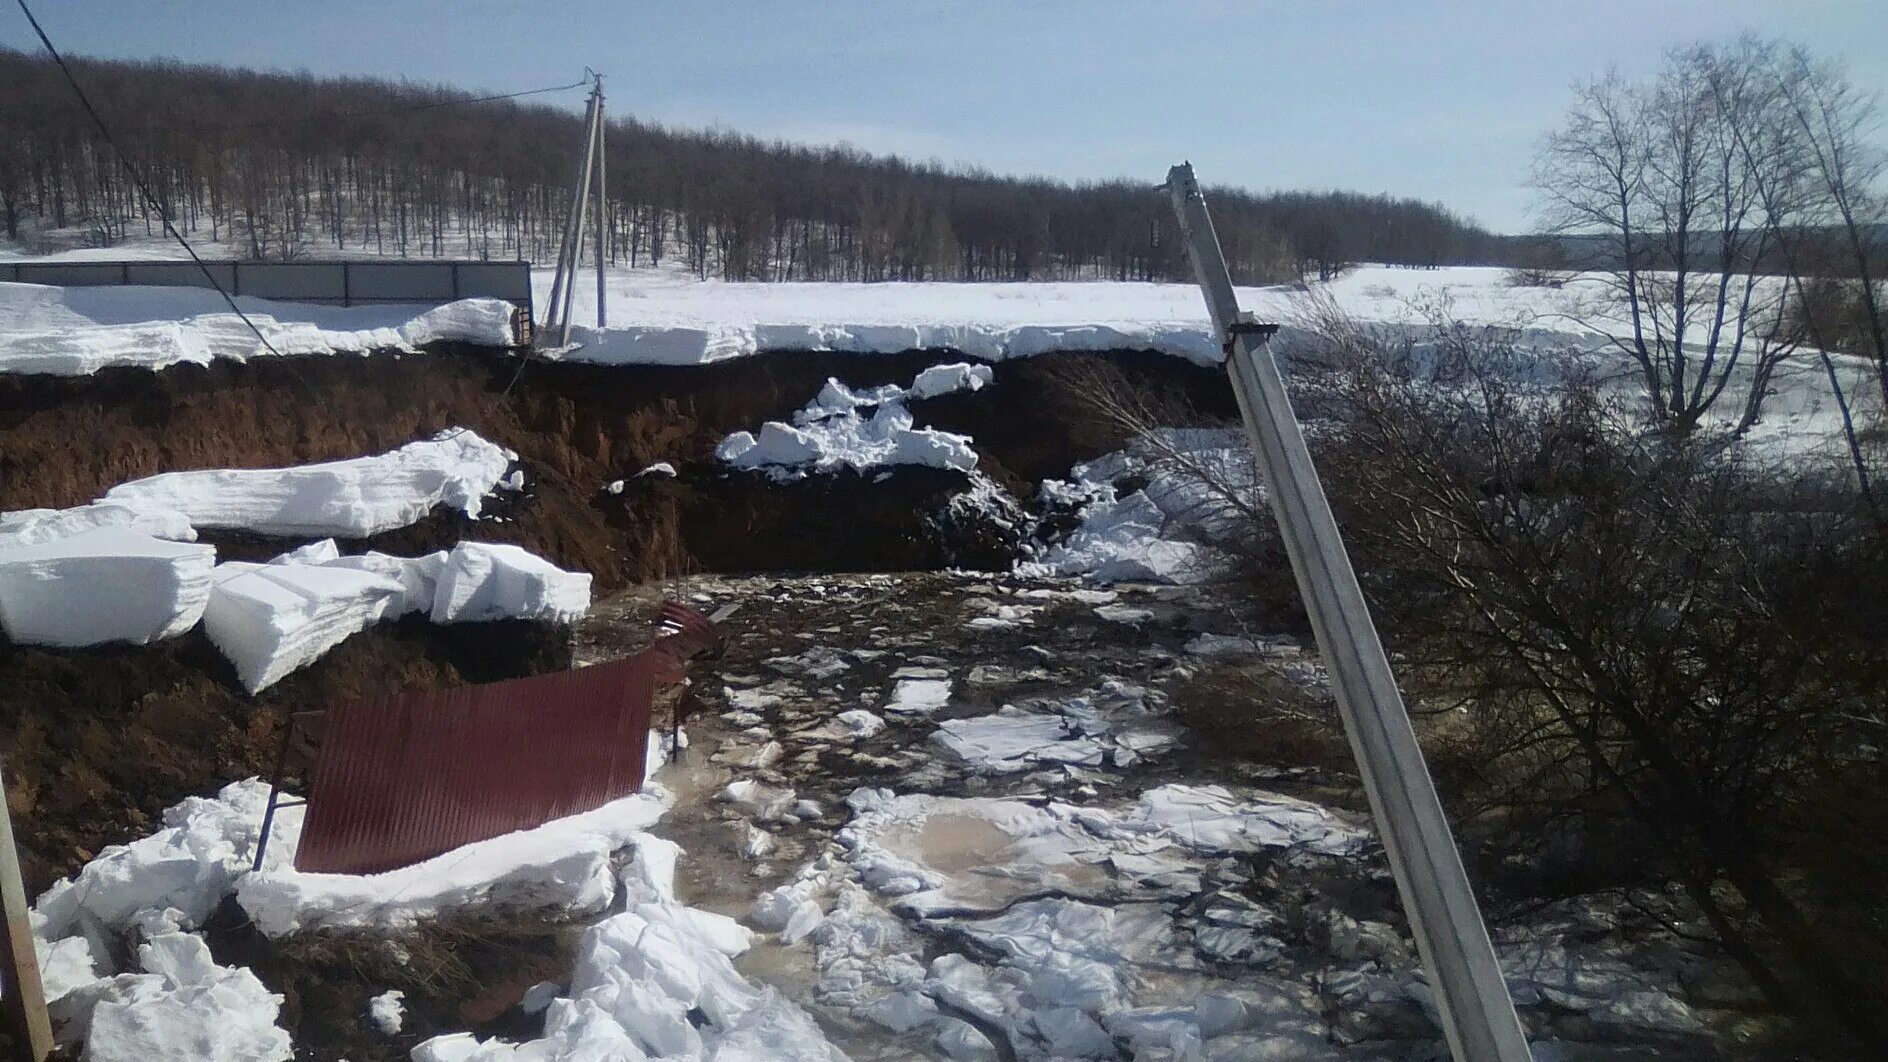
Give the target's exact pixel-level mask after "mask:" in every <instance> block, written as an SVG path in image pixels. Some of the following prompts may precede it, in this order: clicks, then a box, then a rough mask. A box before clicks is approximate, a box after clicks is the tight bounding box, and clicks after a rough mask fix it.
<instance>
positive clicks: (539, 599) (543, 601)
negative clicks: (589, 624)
mask: <svg viewBox="0 0 1888 1062" xmlns="http://www.w3.org/2000/svg"><path fill="white" fill-rule="evenodd" d="M589 610H590V575H589V573H588V572H567V571H565V570H564V569H562V568H559V567H558V566H557V565H555V564H552V563H551V562H550V561H547V560H545V559H544V558H542V557H539V556H537V555H536V554H533V553H531V552H530V551H528V550H525V549H522V548H520V547H518V546H507V545H499V544H495V543H489V542H461V543H459V544H458V545H457V546H454V547H453V548H452V552H451V553H449V554H447V555H446V560H445V565H444V568H443V570H442V571H441V572H440V575H439V589H438V592H437V594H436V595H435V596H434V598H433V612H432V615H433V622H434V623H466V622H471V621H476V620H493V619H514V618H515V619H532V620H544V621H547V622H552V623H571V622H574V621H576V620H577V619H579V618H580V617H582V616H583V614H584V613H585V612H588V611H589Z"/></svg>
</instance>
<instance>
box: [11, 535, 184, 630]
mask: <svg viewBox="0 0 1888 1062" xmlns="http://www.w3.org/2000/svg"><path fill="white" fill-rule="evenodd" d="M52 522H54V521H42V522H39V523H37V524H35V525H33V527H31V528H29V529H28V530H29V531H31V532H32V533H33V534H35V535H37V534H40V533H47V532H48V531H49V529H48V528H47V526H46V525H47V524H48V523H52ZM69 525H70V522H68V526H69ZM133 526H134V525H126V524H120V523H105V524H101V525H98V526H94V527H92V528H91V529H90V530H85V531H79V532H78V533H76V534H70V535H67V536H65V537H61V538H53V539H50V540H48V541H40V542H37V543H34V544H28V545H0V626H4V628H5V629H6V633H7V637H8V638H10V639H12V640H13V641H15V642H18V643H21V644H27V645H51V646H60V647H67V648H73V647H80V646H88V645H100V644H104V643H107V642H133V643H137V644H143V643H146V642H153V641H158V640H161V639H164V638H170V637H174V636H176V635H179V634H182V633H183V632H184V631H187V630H189V629H190V628H191V627H193V626H195V625H196V622H197V619H198V618H199V617H200V616H202V615H203V613H204V609H205V606H206V604H207V603H208V601H209V599H210V597H211V596H212V593H211V569H212V568H213V566H214V565H215V563H216V550H215V549H213V548H211V547H210V546H207V545H196V544H193V543H183V542H172V541H168V540H165V539H159V538H153V537H152V536H150V535H148V534H145V533H144V532H142V531H138V530H134V529H133ZM22 537H25V536H24V535H23V536H22Z"/></svg>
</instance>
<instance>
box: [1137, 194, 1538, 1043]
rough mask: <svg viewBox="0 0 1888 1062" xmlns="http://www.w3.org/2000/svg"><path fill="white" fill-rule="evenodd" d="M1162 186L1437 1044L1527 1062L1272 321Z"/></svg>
mask: <svg viewBox="0 0 1888 1062" xmlns="http://www.w3.org/2000/svg"><path fill="white" fill-rule="evenodd" d="M1167 191H1168V193H1169V194H1170V195H1171V196H1172V198H1173V209H1174V213H1175V215H1177V216H1178V218H1179V221H1180V232H1181V235H1182V236H1183V237H1184V238H1185V240H1186V249H1187V258H1188V259H1189V260H1190V261H1191V262H1192V264H1193V275H1194V277H1195V278H1196V279H1197V280H1198V281H1199V284H1200V291H1201V292H1202V293H1203V294H1204V295H1205V296H1206V308H1207V312H1208V313H1210V314H1211V315H1212V318H1213V329H1214V332H1215V334H1216V336H1217V338H1218V339H1219V341H1220V343H1221V344H1223V345H1224V347H1225V350H1226V372H1227V374H1228V376H1230V377H1231V379H1232V390H1233V395H1234V396H1235V397H1236V398H1237V399H1238V402H1239V414H1240V416H1241V417H1242V418H1243V419H1244V421H1245V427H1246V435H1247V437H1248V439H1249V440H1250V442H1251V444H1252V458H1253V461H1254V463H1255V464H1257V465H1258V470H1259V478H1260V481H1261V482H1263V483H1264V484H1265V496H1266V498H1267V500H1269V501H1270V502H1271V504H1272V512H1273V513H1274V514H1275V515H1276V516H1277V517H1278V526H1279V530H1280V532H1281V533H1282V535H1283V537H1284V539H1285V552H1286V553H1287V554H1288V555H1290V557H1291V567H1292V574H1294V575H1296V576H1297V578H1298V594H1299V596H1300V597H1301V598H1302V599H1303V600H1304V604H1305V612H1306V613H1307V614H1308V615H1309V616H1310V617H1311V628H1312V630H1313V632H1314V633H1316V635H1317V638H1318V651H1319V652H1320V653H1322V654H1323V655H1324V663H1325V666H1327V667H1329V668H1330V670H1331V688H1332V691H1333V692H1334V693H1335V694H1336V695H1337V706H1338V710H1339V713H1340V714H1341V715H1342V716H1343V717H1344V732H1345V734H1346V735H1348V736H1349V738H1350V747H1351V753H1352V754H1353V755H1354V756H1356V758H1357V769H1358V773H1359V774H1361V775H1362V776H1363V782H1364V793H1365V794H1366V795H1367V796H1368V797H1369V798H1370V810H1371V812H1372V814H1373V816H1374V817H1375V819H1376V823H1377V836H1378V838H1379V839H1381V840H1382V842H1383V853H1384V855H1385V856H1386V857H1387V858H1388V860H1389V863H1390V870H1391V872H1392V873H1393V874H1394V875H1395V876H1396V886H1397V891H1398V892H1400V893H1401V894H1402V898H1403V910H1404V911H1405V912H1407V913H1408V914H1409V925H1410V931H1411V933H1412V934H1413V935H1414V936H1415V938H1416V950H1417V951H1418V952H1420V953H1421V955H1422V960H1423V967H1424V968H1425V969H1426V970H1427V971H1428V972H1429V988H1430V991H1431V992H1432V993H1433V994H1434V996H1435V1000H1436V1008H1437V1009H1438V1010H1439V1011H1441V1018H1442V1031H1443V1034H1444V1035H1445V1036H1447V1037H1448V1040H1449V1050H1450V1052H1451V1053H1452V1054H1453V1055H1454V1056H1455V1058H1456V1062H1527V1060H1528V1059H1529V1057H1530V1055H1529V1052H1528V1044H1527V1037H1526V1036H1525V1035H1523V1033H1522V1031H1521V1021H1520V1018H1519V1017H1517V1016H1516V1015H1515V1012H1514V1001H1513V999H1511V998H1510V997H1509V995H1508V985H1507V982H1506V981H1504V980H1503V979H1502V975H1501V966H1500V964H1499V963H1498V962H1497V961H1496V959H1495V949H1494V945H1493V944H1491V943H1490V942H1489V940H1488V929H1487V927H1486V926H1485V925H1483V924H1482V913H1481V908H1480V907H1478V906H1477V905H1476V903H1475V894H1474V892H1473V891H1471V890H1470V888H1469V883H1468V873H1467V872H1466V871H1465V870H1464V869H1463V868H1462V856H1461V853H1459V852H1457V851H1456V847H1455V838H1454V836H1453V835H1452V834H1451V833H1450V831H1449V820H1448V819H1447V818H1446V817H1445V816H1444V815H1443V813H1442V800H1441V798H1440V797H1438V796H1437V795H1436V786H1435V783H1434V782H1433V781H1432V780H1431V779H1430V777H1429V768H1428V766H1427V765H1426V764H1424V762H1423V752H1422V747H1421V746H1420V745H1418V744H1417V743H1416V731H1415V728H1414V727H1413V726H1412V725H1411V724H1410V719H1409V712H1408V710H1407V709H1405V708H1404V706H1403V695H1402V693H1401V692H1400V691H1398V690H1397V688H1396V676H1395V675H1394V674H1393V673H1392V672H1391V671H1390V660H1389V657H1388V656H1386V655H1385V654H1384V652H1383V643H1382V642H1381V641H1380V640H1378V638H1377V628H1376V625H1375V624H1374V623H1372V622H1371V619H1370V606H1369V605H1368V603H1366V602H1365V601H1364V594H1363V590H1362V589H1361V588H1360V587H1359V586H1358V585H1357V574H1356V572H1354V571H1353V570H1352V569H1351V565H1350V554H1349V553H1348V552H1346V551H1345V549H1344V540H1343V537H1342V536H1341V535H1339V534H1338V529H1337V518H1336V517H1334V516H1332V515H1331V505H1330V502H1329V501H1328V500H1327V499H1326V498H1325V496H1324V485H1323V484H1322V483H1320V482H1318V471H1317V468H1316V467H1314V466H1313V465H1312V463H1311V451H1310V450H1309V449H1308V448H1307V447H1306V446H1305V436H1304V431H1303V430H1302V429H1301V428H1300V427H1299V425H1298V417H1297V414H1295V413H1293V412H1292V408H1291V398H1290V396H1288V395H1287V394H1286V393H1285V381H1284V378H1283V377H1281V376H1280V375H1279V372H1278V364H1277V363H1276V362H1275V361H1273V360H1272V351H1271V340H1272V335H1273V333H1275V332H1276V331H1278V326H1277V325H1274V324H1260V323H1259V322H1258V321H1256V320H1254V319H1253V317H1252V315H1251V314H1247V313H1241V312H1240V310H1239V300H1238V297H1237V294H1236V293H1235V292H1234V291H1233V286H1232V274H1231V272H1230V271H1229V270H1228V269H1227V268H1226V257H1225V255H1224V254H1223V253H1221V251H1220V247H1219V237H1218V235H1217V234H1215V233H1214V231H1213V220H1212V218H1211V217H1210V216H1209V215H1208V214H1207V212H1206V197H1205V196H1203V195H1201V194H1200V186H1199V184H1198V183H1197V182H1196V181H1195V180H1194V177H1193V166H1192V165H1191V164H1189V163H1182V164H1181V165H1179V166H1175V167H1174V168H1173V169H1172V170H1170V171H1168V173H1167Z"/></svg>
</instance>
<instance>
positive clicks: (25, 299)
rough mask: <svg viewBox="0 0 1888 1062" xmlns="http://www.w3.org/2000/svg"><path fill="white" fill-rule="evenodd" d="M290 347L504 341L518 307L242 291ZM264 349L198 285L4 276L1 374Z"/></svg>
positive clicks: (318, 350)
mask: <svg viewBox="0 0 1888 1062" xmlns="http://www.w3.org/2000/svg"><path fill="white" fill-rule="evenodd" d="M236 302H237V305H239V306H241V307H242V309H243V312H244V313H246V314H247V315H248V316H249V319H250V321H252V322H254V324H255V325H256V327H257V328H259V329H260V330H261V331H262V333H263V335H265V336H267V337H268V339H269V343H270V344H271V345H273V346H274V347H275V349H276V350H277V351H279V352H281V353H282V354H285V355H312V354H344V353H351V354H365V353H369V352H372V351H382V350H393V351H413V350H416V349H418V348H420V347H423V346H425V345H427V344H429V343H435V342H461V343H473V344H478V345H481V346H493V347H506V346H510V345H511V342H512V332H511V313H512V305H511V304H510V303H508V302H505V301H504V300H502V299H464V300H461V301H458V302H453V303H448V304H446V305H444V306H438V307H433V308H427V307H425V306H420V305H411V304H407V305H400V304H382V305H371V306H345V307H344V306H323V305H317V304H313V303H293V302H276V301H272V300H267V299H255V298H247V297H240V296H239V297H238V298H237V300H236ZM267 354H268V349H267V348H266V347H264V346H263V344H262V343H261V342H259V341H258V340H257V339H256V335H255V333H254V332H252V331H250V328H249V326H248V325H246V324H244V323H243V321H242V319H241V318H240V317H238V316H236V315H235V314H233V313H231V312H229V308H228V305H227V304H226V303H225V302H224V301H223V298H222V296H220V295H218V294H217V293H216V292H214V291H210V290H205V289H199V288H162V287H70V288H61V287H53V286H49V285H43V284H15V283H0V372H14V373H49V374H53V375H58V376H82V375H89V374H91V373H95V372H97V371H99V370H100V369H105V368H112V367H118V366H136V367H142V368H148V369H162V368H167V367H169V366H172V365H178V364H193V365H207V364H209V363H210V362H211V361H213V360H216V359H219V358H220V359H227V360H231V361H245V360H247V359H249V358H252V357H256V356H258V355H263V356H266V355H267Z"/></svg>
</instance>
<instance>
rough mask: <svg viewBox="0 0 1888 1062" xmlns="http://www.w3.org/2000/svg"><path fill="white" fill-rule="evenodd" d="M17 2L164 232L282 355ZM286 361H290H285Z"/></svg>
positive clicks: (268, 346)
mask: <svg viewBox="0 0 1888 1062" xmlns="http://www.w3.org/2000/svg"><path fill="white" fill-rule="evenodd" d="M16 2H17V3H18V4H19V5H20V12H21V13H22V14H24V15H25V16H26V21H28V22H30V23H32V25H33V32H34V33H36V34H38V35H39V43H41V44H43V45H45V46H46V51H47V52H48V53H50V54H51V55H52V61H53V62H55V63H57V64H59V71H60V73H63V74H64V75H65V77H66V83H67V84H69V85H71V86H72V91H73V94H74V95H76V96H78V98H79V105H80V106H82V107H84V108H85V113H86V114H88V115H91V117H92V124H93V125H95V126H97V127H98V133H99V135H100V136H102V137H104V138H105V143H106V144H108V145H110V147H111V150H112V153H113V154H115V155H117V156H118V162H119V163H120V164H121V165H123V166H124V168H125V173H126V174H128V175H130V177H131V183H132V184H134V185H136V186H137V189H138V194H139V195H142V196H143V197H144V202H145V204H146V205H147V206H149V207H150V208H151V209H152V210H155V211H157V216H158V218H159V219H160V220H162V221H163V222H164V231H165V232H168V233H170V234H171V237H172V238H173V239H175V240H176V241H177V243H178V245H179V246H181V247H183V249H184V253H185V254H187V255H189V256H190V260H191V261H192V262H195V263H196V264H197V268H198V269H200V270H202V271H203V278H204V279H205V280H208V281H209V282H210V286H211V287H213V288H215V289H216V293H217V294H218V295H221V296H223V301H224V302H226V303H228V304H229V308H230V309H231V310H232V311H234V312H235V314H236V316H238V317H240V318H242V321H243V323H244V324H246V325H248V326H249V330H250V331H251V332H254V333H255V334H256V338H257V339H258V340H260V341H261V342H262V345H263V347H264V348H265V349H267V350H268V352H269V353H271V354H273V355H275V356H276V357H278V358H279V357H281V356H282V352H281V351H279V350H277V349H275V344H273V343H271V342H269V337H268V336H265V335H263V334H262V329H260V328H258V327H256V322H254V321H252V320H250V319H249V315H248V314H246V313H244V312H243V310H242V307H240V306H238V305H236V298H235V296H233V295H231V294H230V293H229V292H228V291H227V290H225V289H224V287H223V285H222V283H221V282H220V281H218V280H217V279H216V274H215V273H213V272H211V270H210V266H209V263H207V262H205V261H204V260H203V259H201V258H199V257H197V251H196V248H194V247H191V246H190V241H189V240H186V239H184V234H183V233H181V232H178V231H177V226H175V225H173V224H171V220H170V211H168V210H165V209H164V204H163V203H162V202H160V201H159V200H158V198H157V196H155V195H152V194H151V188H150V186H149V185H147V184H145V183H144V175H143V174H141V173H139V172H138V168H137V167H136V166H135V165H133V164H132V162H131V158H130V156H128V155H126V154H125V153H124V150H123V149H122V148H120V147H119V146H118V141H117V139H116V138H114V137H113V136H112V135H111V129H110V128H108V127H107V126H106V125H105V119H104V118H103V117H101V116H100V115H99V113H98V108H96V107H94V106H92V101H91V99H90V98H89V97H87V96H86V94H85V89H84V88H82V87H81V86H80V85H79V79H78V78H77V77H75V76H74V75H73V73H72V68H71V67H70V66H67V65H66V59H65V56H63V55H60V54H59V49H57V48H55V47H53V43H52V38H50V37H48V36H46V30H45V29H44V28H43V27H41V26H40V24H39V19H37V18H35V17H34V16H33V9H32V8H30V7H27V6H26V0H16ZM284 364H287V363H286V362H284ZM297 375H299V374H297Z"/></svg>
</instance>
